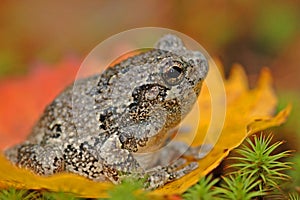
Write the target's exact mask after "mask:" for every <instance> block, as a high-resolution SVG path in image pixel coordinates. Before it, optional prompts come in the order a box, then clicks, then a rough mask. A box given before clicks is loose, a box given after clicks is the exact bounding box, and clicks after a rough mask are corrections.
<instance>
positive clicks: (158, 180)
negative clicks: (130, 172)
mask: <svg viewBox="0 0 300 200" xmlns="http://www.w3.org/2000/svg"><path fill="white" fill-rule="evenodd" d="M197 167H198V163H197V162H191V163H189V164H187V161H186V160H185V159H183V158H181V159H178V160H176V161H174V162H173V163H172V164H171V165H169V166H165V167H161V166H157V167H155V168H153V169H150V170H149V171H146V174H147V175H148V176H149V177H148V182H147V184H148V186H147V188H148V189H155V188H158V187H160V186H163V185H165V184H166V183H168V182H171V181H174V180H177V179H179V178H181V177H183V176H184V175H186V174H188V173H190V172H191V171H193V170H195V169H196V168H197Z"/></svg>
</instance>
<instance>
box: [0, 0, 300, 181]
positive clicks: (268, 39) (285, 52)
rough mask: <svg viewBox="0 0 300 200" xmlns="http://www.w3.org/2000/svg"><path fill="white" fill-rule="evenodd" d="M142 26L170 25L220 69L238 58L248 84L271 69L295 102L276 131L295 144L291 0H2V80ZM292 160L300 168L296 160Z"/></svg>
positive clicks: (299, 23)
mask: <svg viewBox="0 0 300 200" xmlns="http://www.w3.org/2000/svg"><path fill="white" fill-rule="evenodd" d="M144 26H158V27H165V28H170V29H174V30H177V31H180V32H182V33H184V34H187V35H188V36H190V37H192V38H194V39H195V40H197V41H198V42H199V43H200V44H202V46H203V47H204V48H205V49H206V50H207V51H208V52H209V54H210V55H211V56H214V57H217V58H219V59H220V60H221V61H222V62H223V64H224V66H225V71H226V74H228V72H229V69H230V66H231V65H232V64H233V63H240V64H242V65H243V66H244V67H245V69H246V72H247V74H248V75H249V79H250V83H251V85H252V86H253V84H254V83H255V81H256V80H257V77H258V74H259V71H260V69H261V68H262V67H263V66H268V67H270V68H271V70H272V73H273V76H274V80H275V89H276V92H277V94H278V96H279V109H280V108H283V107H284V106H285V105H286V104H287V103H292V104H293V112H292V114H291V116H290V118H289V121H288V123H286V124H285V125H284V126H283V127H282V128H280V129H276V132H278V134H277V133H276V135H277V137H279V138H283V139H284V140H287V141H288V147H287V148H289V149H296V150H300V148H299V146H300V142H299V138H300V133H299V132H300V131H299V130H300V121H299V118H300V112H299V110H300V104H299V103H300V93H299V91H300V78H299V75H300V61H299V59H300V1H296V0H285V1H279V0H262V1H253V0H230V1H223V0H211V1H205V0H203V1H196V0H190V1H180V0H173V1H171V0H165V1H159V0H152V1H139V0H131V1H121V0H116V1H96V0H89V1H81V0H65V1H50V0H44V1H39V0H26V1H17V0H1V2H0V81H1V80H4V79H8V78H10V77H18V76H21V75H24V74H26V73H27V72H28V71H29V69H30V68H32V66H34V65H36V64H37V63H38V64H40V63H43V64H44V65H47V66H49V67H52V68H54V67H55V66H57V65H56V63H60V62H61V61H62V60H65V59H69V58H76V59H78V60H79V61H80V60H82V59H83V58H84V57H85V56H86V55H87V54H88V53H89V52H90V51H91V50H92V49H93V48H94V47H95V46H96V45H97V44H98V43H99V42H101V41H103V40H104V39H106V38H108V37H109V36H111V35H113V34H116V33H119V32H121V31H124V30H127V29H131V28H137V27H144ZM0 84H1V82H0ZM0 98H1V94H0ZM0 112H1V110H0ZM297 162H298V163H299V166H300V158H298V161H297ZM299 174H300V173H299ZM298 181H299V183H298V185H300V180H298Z"/></svg>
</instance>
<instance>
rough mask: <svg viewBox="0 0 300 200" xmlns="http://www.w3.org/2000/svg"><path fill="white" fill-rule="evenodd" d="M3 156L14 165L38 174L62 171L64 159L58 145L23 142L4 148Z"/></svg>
mask: <svg viewBox="0 0 300 200" xmlns="http://www.w3.org/2000/svg"><path fill="white" fill-rule="evenodd" d="M5 156H6V157H7V158H8V159H9V160H10V161H11V162H12V163H14V164H15V165H17V166H19V167H23V168H26V169H29V170H31V171H33V172H35V173H36V174H39V175H51V174H54V173H57V172H61V171H64V160H63V157H62V153H61V151H60V149H59V148H58V147H53V146H41V145H36V144H30V143H24V144H21V145H17V146H15V147H13V148H11V149H8V150H6V151H5Z"/></svg>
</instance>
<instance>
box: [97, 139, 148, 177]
mask: <svg viewBox="0 0 300 200" xmlns="http://www.w3.org/2000/svg"><path fill="white" fill-rule="evenodd" d="M99 152H100V153H99V156H100V157H101V159H102V160H103V165H104V166H105V168H104V170H103V172H104V174H105V175H106V177H107V178H109V179H110V180H111V181H112V182H114V183H120V177H119V176H122V175H124V176H126V175H129V174H135V175H137V176H139V177H142V176H143V175H144V170H143V169H142V168H141V167H140V165H139V163H138V162H137V161H136V159H135V158H134V157H133V155H132V153H131V152H130V151H129V150H128V149H123V146H122V143H121V141H120V139H119V136H118V135H116V134H114V135H112V136H111V137H110V138H108V139H107V140H106V141H105V143H104V144H103V145H101V147H100V149H99Z"/></svg>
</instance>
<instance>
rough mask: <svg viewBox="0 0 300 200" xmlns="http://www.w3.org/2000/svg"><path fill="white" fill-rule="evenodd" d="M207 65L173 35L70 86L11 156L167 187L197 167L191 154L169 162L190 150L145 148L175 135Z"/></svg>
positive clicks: (41, 169) (32, 165) (41, 168)
mask: <svg viewBox="0 0 300 200" xmlns="http://www.w3.org/2000/svg"><path fill="white" fill-rule="evenodd" d="M207 72H208V62H207V60H206V59H205V57H204V56H203V55H202V54H201V53H200V52H198V51H190V50H187V49H186V48H185V46H184V45H183V43H182V41H181V40H180V39H179V38H178V37H176V36H174V35H166V36H164V37H162V38H161V39H160V40H159V41H158V42H157V43H156V45H155V48H154V49H152V50H149V51H147V52H144V53H141V54H139V55H136V56H133V57H130V58H128V59H126V60H124V61H122V62H120V63H119V64H116V65H115V66H113V67H110V68H108V69H107V70H106V71H104V72H103V73H102V74H99V75H95V76H92V77H89V78H86V79H82V80H79V81H77V82H75V84H74V85H72V86H70V87H68V88H67V89H66V90H65V91H64V92H62V93H61V94H60V95H59V96H58V97H57V98H56V99H55V100H54V101H53V102H52V103H51V104H50V105H49V106H48V107H47V108H46V109H45V112H44V114H43V115H42V117H41V118H40V120H39V121H38V123H37V124H36V126H35V127H34V128H33V130H32V133H31V135H30V136H29V138H28V139H27V140H26V141H25V142H24V143H22V144H20V145H17V146H15V147H13V148H11V149H8V150H7V151H6V156H7V157H8V158H9V159H10V160H11V161H12V162H13V163H15V164H16V165H18V166H20V167H25V168H28V169H30V170H33V171H34V172H36V173H38V174H41V175H50V174H54V173H57V172H62V171H67V172H73V173H77V174H80V175H83V176H85V177H88V178H90V179H93V180H95V181H103V180H110V181H112V182H114V183H118V182H119V181H120V177H121V176H126V175H130V174H135V173H137V174H138V175H139V176H141V177H142V176H144V175H147V177H148V183H149V184H150V185H149V187H150V188H156V187H159V186H161V185H163V184H165V183H167V182H170V181H172V180H174V179H178V178H180V177H181V176H183V175H185V174H187V173H188V172H190V171H191V170H193V169H195V168H196V167H197V165H196V163H190V164H188V165H187V164H186V161H185V160H183V159H179V160H177V161H174V162H173V163H172V164H170V165H168V163H169V161H171V160H172V157H173V155H174V152H177V151H182V150H181V149H182V148H181V147H182V145H183V144H179V143H178V144H177V145H178V146H176V145H173V146H171V147H168V148H163V149H162V150H161V151H157V152H156V153H154V154H148V156H143V155H146V154H145V153H152V152H154V151H156V150H158V149H159V148H160V147H161V146H162V145H164V144H165V142H166V141H167V140H168V139H169V138H168V137H169V135H168V131H169V130H171V129H172V128H174V127H175V126H176V125H178V124H179V122H180V121H181V120H182V118H183V117H184V116H185V115H186V114H187V113H188V112H189V111H190V110H191V108H192V106H193V104H194V103H195V101H196V98H197V96H198V94H199V92H200V89H201V84H202V81H203V79H204V78H205V76H206V74H207ZM183 146H184V145H183ZM187 152H189V150H188V151H187ZM140 153H142V154H140ZM182 153H183V152H182ZM141 155H142V156H141Z"/></svg>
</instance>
